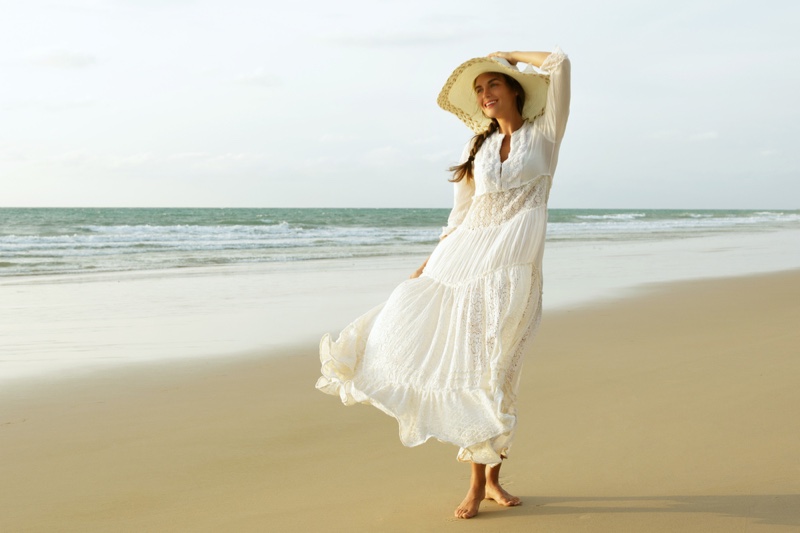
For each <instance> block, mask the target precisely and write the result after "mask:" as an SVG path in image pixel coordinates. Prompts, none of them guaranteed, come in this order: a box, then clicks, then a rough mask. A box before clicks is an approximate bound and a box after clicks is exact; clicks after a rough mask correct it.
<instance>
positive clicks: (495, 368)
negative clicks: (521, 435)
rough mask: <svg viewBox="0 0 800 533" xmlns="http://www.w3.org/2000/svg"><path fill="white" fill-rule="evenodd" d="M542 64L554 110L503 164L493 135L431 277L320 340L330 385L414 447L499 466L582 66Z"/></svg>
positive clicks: (436, 254) (458, 186)
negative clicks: (389, 422)
mask: <svg viewBox="0 0 800 533" xmlns="http://www.w3.org/2000/svg"><path fill="white" fill-rule="evenodd" d="M528 68H529V69H530V68H532V67H528ZM539 70H540V71H543V72H546V73H549V74H550V87H549V89H548V95H547V105H546V107H545V111H544V114H543V115H541V116H539V117H538V118H536V119H535V120H534V121H533V122H525V124H524V125H523V126H522V127H521V128H520V129H518V130H517V131H515V132H514V133H512V134H511V149H510V153H509V156H508V158H507V159H506V160H505V161H504V162H502V163H501V162H500V144H501V142H502V140H503V135H502V134H500V133H499V132H496V133H495V134H493V135H492V136H490V137H489V138H488V139H486V141H485V142H484V144H483V146H482V147H481V148H480V150H479V151H478V153H477V154H476V157H475V161H474V180H470V181H468V180H467V179H466V178H465V179H462V180H461V181H460V182H457V183H455V184H454V185H455V202H454V206H453V209H452V211H451V213H450V216H449V217H448V225H447V227H445V228H444V229H443V231H442V237H443V236H445V235H446V236H447V238H446V239H444V240H441V241H440V242H439V244H438V245H437V246H436V248H435V249H434V250H433V253H432V254H431V257H430V259H429V260H428V263H427V266H426V267H425V269H424V271H423V273H422V275H421V276H420V277H418V278H415V279H409V280H407V281H404V282H402V283H401V284H400V285H399V286H397V288H395V290H394V291H393V292H392V293H391V295H390V296H389V298H388V300H386V301H385V302H383V303H381V304H379V305H378V306H376V307H374V308H373V309H371V310H370V311H368V312H367V313H365V314H364V315H362V316H360V317H358V318H357V319H356V320H355V321H353V322H352V323H351V324H350V325H348V326H347V327H346V328H345V329H344V330H342V332H341V334H340V335H339V337H338V339H337V340H336V341H335V342H334V341H333V340H332V339H331V337H330V335H328V334H325V335H324V336H323V337H322V340H321V342H320V359H321V361H322V377H321V378H319V380H318V381H317V384H316V387H317V388H318V389H320V390H321V391H323V392H326V393H328V394H333V395H338V396H340V398H341V399H342V401H343V402H344V403H345V404H346V405H352V404H355V403H359V402H360V403H369V404H372V405H374V406H375V407H377V408H378V409H380V410H382V411H384V412H385V413H387V414H389V415H391V416H393V417H395V418H396V419H397V421H398V423H399V425H400V440H401V441H402V443H403V444H404V445H406V446H416V445H419V444H422V443H423V442H425V441H426V440H428V439H429V438H431V437H433V438H436V439H439V440H440V441H444V442H449V443H452V444H455V445H457V446H459V447H460V450H459V453H458V457H457V458H458V460H460V461H474V462H476V463H484V464H496V463H499V462H500V460H501V458H504V457H506V456H507V455H508V451H509V448H510V446H511V442H512V439H513V436H514V430H515V427H516V422H517V416H516V395H517V388H518V384H519V378H520V371H521V367H522V355H523V353H524V352H525V350H526V347H527V346H528V343H529V341H531V339H532V338H533V335H534V333H535V331H536V329H537V327H538V325H539V320H540V317H541V309H542V303H541V302H542V300H541V296H542V271H541V266H542V253H543V251H544V244H545V231H546V228H547V199H548V194H549V192H550V185H551V182H552V176H553V173H554V171H555V168H556V164H557V161H558V151H559V147H560V144H561V139H562V137H563V135H564V129H565V127H566V123H567V117H568V114H569V101H570V62H569V59H568V58H567V56H566V55H565V54H564V53H563V51H562V50H561V49H560V48H558V47H556V48H555V50H554V51H553V52H552V53H551V54H550V56H548V58H547V59H546V60H545V62H544V64H543V65H542V66H541V68H540V69H539ZM470 147H471V142H470V143H468V144H467V147H466V148H465V149H464V153H463V154H462V161H465V160H466V158H467V157H468V155H469V149H470Z"/></svg>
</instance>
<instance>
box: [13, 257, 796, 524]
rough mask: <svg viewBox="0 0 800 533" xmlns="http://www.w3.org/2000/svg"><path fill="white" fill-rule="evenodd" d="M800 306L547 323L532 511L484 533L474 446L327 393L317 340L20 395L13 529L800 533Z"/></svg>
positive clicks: (525, 425)
mask: <svg viewBox="0 0 800 533" xmlns="http://www.w3.org/2000/svg"><path fill="white" fill-rule="evenodd" d="M798 301H800V270H794V271H790V272H782V273H778V274H767V275H752V276H746V277H738V278H722V279H716V280H700V281H689V282H676V283H668V284H661V285H658V286H652V287H650V288H649V289H647V290H643V291H641V292H640V293H639V294H638V295H637V296H634V297H631V298H626V299H624V300H619V301H606V302H596V303H595V304H593V305H587V306H583V307H581V308H578V309H562V310H560V311H550V312H546V313H545V315H544V317H543V322H542V328H541V330H540V332H539V335H538V336H537V338H536V339H535V340H534V342H533V345H532V350H531V352H530V353H528V354H526V361H525V369H524V371H523V377H522V379H523V382H522V384H521V388H520V391H521V393H520V398H519V402H520V403H519V409H520V421H519V431H518V436H517V438H516V440H515V445H514V449H512V451H511V455H510V459H509V463H508V465H506V466H505V467H504V469H503V473H502V475H503V481H504V483H505V484H506V486H507V488H508V489H509V491H510V492H512V493H514V494H517V495H519V496H521V497H522V498H523V501H524V503H523V505H522V506H520V507H519V508H509V509H506V508H500V507H499V506H496V505H491V502H484V504H483V505H482V510H481V514H480V515H479V516H478V518H477V519H473V520H469V521H458V520H456V519H452V518H451V516H452V509H453V508H454V507H455V505H456V504H457V503H458V501H460V499H461V497H462V496H463V491H464V490H466V484H467V481H468V479H469V473H468V469H467V468H465V467H464V465H461V464H459V463H457V462H456V461H455V453H456V449H455V447H452V446H449V445H444V444H440V443H435V442H429V443H427V444H425V445H423V446H419V447H417V448H411V449H408V448H404V447H403V446H402V445H401V444H400V443H399V441H398V439H397V424H396V422H395V421H394V420H393V419H391V418H390V417H388V416H386V415H384V414H383V413H380V412H379V411H378V410H377V409H372V408H369V407H367V406H354V407H344V406H342V405H341V403H340V402H339V401H337V399H336V398H333V397H330V396H327V395H324V394H321V393H320V392H319V391H316V390H315V389H314V382H315V381H316V378H317V376H318V371H319V362H318V357H317V353H316V351H315V349H316V345H315V344H312V343H307V342H301V343H300V344H298V345H295V346H293V347H289V348H287V349H286V350H285V351H282V352H281V353H280V355H281V356H280V357H273V356H269V357H267V356H265V355H264V353H263V352H249V353H246V354H241V356H240V357H236V358H210V359H202V360H195V361H191V362H190V361H185V360H184V361H179V360H173V361H168V362H164V361H160V362H157V363H154V364H146V365H138V366H136V367H134V366H131V367H128V368H122V367H117V368H115V369H109V370H108V371H101V372H94V373H92V374H91V375H86V376H84V377H75V378H74V379H61V380H54V381H52V382H50V383H44V382H40V383H39V385H38V386H34V387H25V386H19V387H11V388H3V389H2V390H0V405H2V409H0V413H2V415H0V448H1V449H2V450H3V456H4V459H5V460H4V461H3V462H2V464H0V480H2V481H0V484H2V492H3V494H4V498H3V501H2V503H0V529H8V530H10V531H17V530H25V531H52V530H54V529H58V530H76V531H107V530H109V529H114V530H120V531H142V530H148V531H174V530H176V529H178V530H191V531H218V530H220V529H228V530H235V531H264V530H265V528H266V529H267V530H270V529H272V528H274V530H276V531H281V530H289V529H305V530H309V531H316V530H322V529H328V530H331V528H333V530H337V527H338V528H339V529H341V530H344V529H350V530H381V531H407V530H409V529H413V530H415V531H442V530H448V528H456V527H458V528H459V529H464V528H466V529H467V530H469V531H486V528H487V527H488V528H490V529H492V528H497V529H502V530H504V531H530V530H531V527H541V528H542V530H545V531H551V532H561V531H570V532H572V531H623V530H633V531H642V530H647V531H653V532H661V531H676V530H680V531H698V532H699V531H703V532H707V531H711V532H713V531H731V530H736V529H741V528H743V527H744V524H747V527H748V531H788V530H791V529H796V528H797V527H800V511H798V509H800V505H798V504H800V481H798V480H800V476H798V475H797V474H798V473H800V464H799V463H797V458H796V444H797V442H800V423H799V422H797V417H796V416H795V411H796V405H798V402H800V391H798V390H797V387H796V383H795V381H796V380H795V376H797V375H798V371H800V360H798V358H797V357H796V355H797V348H796V347H797V346H798V345H800V333H798V332H797V328H796V324H797V323H800V304H798V303H797V302H798ZM576 332H579V334H576ZM409 465H413V467H410V466H409ZM278 480H280V484H279V483H276V481H278ZM287 494H289V495H300V496H301V497H299V498H293V497H287ZM353 502H357V503H356V504H354V503H353ZM309 507H313V508H314V509H315V512H313V513H309V512H308V509H309ZM456 524H457V525H456Z"/></svg>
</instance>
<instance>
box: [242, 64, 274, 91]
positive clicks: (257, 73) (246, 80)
mask: <svg viewBox="0 0 800 533" xmlns="http://www.w3.org/2000/svg"><path fill="white" fill-rule="evenodd" d="M234 81H235V82H236V83H241V84H243V85H255V86H258V87H278V86H279V85H281V80H280V78H278V77H277V76H275V75H274V74H269V73H267V72H266V70H265V69H264V67H258V68H256V69H255V70H253V72H251V73H249V74H242V75H241V76H238V77H237V78H236V79H235V80H234Z"/></svg>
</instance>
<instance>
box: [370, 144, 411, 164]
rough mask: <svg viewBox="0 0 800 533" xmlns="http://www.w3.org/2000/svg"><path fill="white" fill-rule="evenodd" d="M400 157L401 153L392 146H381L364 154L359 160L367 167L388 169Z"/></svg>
mask: <svg viewBox="0 0 800 533" xmlns="http://www.w3.org/2000/svg"><path fill="white" fill-rule="evenodd" d="M402 155H403V154H402V152H401V151H400V150H398V149H397V148H395V147H394V146H383V147H381V148H375V149H373V150H370V151H368V152H366V153H364V155H362V156H361V157H360V159H361V162H362V163H364V164H365V165H367V166H371V167H389V166H392V165H394V164H396V163H397V162H398V161H399V160H400V159H401V158H402Z"/></svg>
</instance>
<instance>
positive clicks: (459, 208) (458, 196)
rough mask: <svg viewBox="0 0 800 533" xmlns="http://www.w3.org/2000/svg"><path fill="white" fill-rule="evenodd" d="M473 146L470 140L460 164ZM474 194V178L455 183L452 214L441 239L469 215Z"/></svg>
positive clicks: (448, 218) (443, 229)
mask: <svg viewBox="0 0 800 533" xmlns="http://www.w3.org/2000/svg"><path fill="white" fill-rule="evenodd" d="M471 148H472V141H471V140H470V142H468V143H467V145H466V146H465V147H464V151H463V152H462V154H461V159H459V164H460V163H463V162H464V161H466V160H467V158H468V157H469V152H470V149H471ZM473 196H475V180H474V179H469V180H468V179H467V178H463V179H462V180H461V181H457V182H455V183H453V209H452V210H451V211H450V216H449V217H447V226H445V227H443V228H442V233H441V234H440V235H439V240H440V241H441V240H442V239H444V238H445V237H447V236H448V235H450V234H451V233H453V231H454V230H455V229H456V228H457V227H458V226H459V225H461V223H462V222H463V221H464V219H465V218H466V217H467V212H469V207H470V206H471V205H472V197H473Z"/></svg>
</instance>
